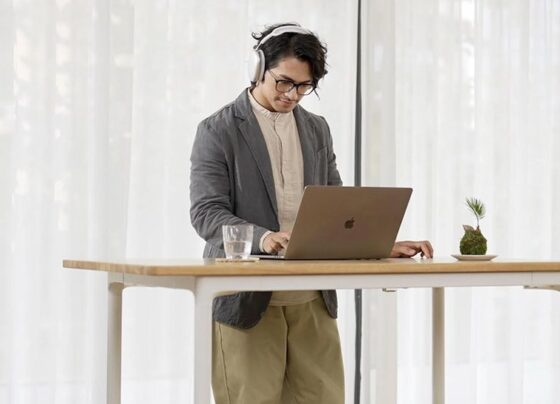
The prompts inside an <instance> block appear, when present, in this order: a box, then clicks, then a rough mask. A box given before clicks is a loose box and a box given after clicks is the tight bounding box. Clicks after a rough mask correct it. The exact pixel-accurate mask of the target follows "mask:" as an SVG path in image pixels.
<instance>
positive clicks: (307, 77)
mask: <svg viewBox="0 0 560 404" xmlns="http://www.w3.org/2000/svg"><path fill="white" fill-rule="evenodd" d="M289 26H295V27H298V29H296V30H297V31H300V32H284V33H281V34H280V35H274V36H270V34H271V33H273V32H274V30H276V29H277V28H279V27H289ZM301 31H304V32H301ZM276 32H278V31H276ZM267 37H268V38H267ZM253 38H255V39H256V40H258V41H259V42H258V43H257V44H256V45H255V50H261V51H262V52H263V54H264V75H263V77H260V78H259V81H258V82H257V83H256V85H255V87H254V88H253V95H254V96H255V98H256V99H257V101H258V102H259V103H260V104H261V105H263V106H264V107H265V108H267V109H269V110H271V111H276V112H290V111H291V110H293V109H294V108H295V106H296V105H297V103H298V102H299V101H300V100H301V99H302V98H303V97H304V95H306V94H309V93H310V92H312V91H314V90H315V88H316V87H317V84H318V83H319V80H320V79H321V78H323V76H324V75H325V74H327V70H326V54H327V48H326V47H325V45H323V44H322V43H321V42H320V41H319V39H318V38H317V37H316V36H315V35H314V34H313V33H311V32H308V31H305V30H303V29H301V28H299V26H297V25H295V24H277V25H273V26H270V27H268V28H267V29H266V30H265V31H263V32H261V33H253ZM265 38H266V40H265V41H264V42H263V39H265Z"/></svg>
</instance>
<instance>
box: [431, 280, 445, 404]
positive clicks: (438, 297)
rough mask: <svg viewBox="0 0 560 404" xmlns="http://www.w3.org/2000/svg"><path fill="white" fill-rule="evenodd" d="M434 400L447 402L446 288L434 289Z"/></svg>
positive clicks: (439, 402) (440, 403) (436, 403)
mask: <svg viewBox="0 0 560 404" xmlns="http://www.w3.org/2000/svg"><path fill="white" fill-rule="evenodd" d="M432 402H433V404H444V403H445V289H444V288H433V289H432Z"/></svg>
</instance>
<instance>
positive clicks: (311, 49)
mask: <svg viewBox="0 0 560 404" xmlns="http://www.w3.org/2000/svg"><path fill="white" fill-rule="evenodd" d="M285 26H298V24H295V23H283V24H274V25H269V26H266V29H265V30H264V31H263V32H253V34H252V36H253V38H254V39H256V40H257V41H258V42H257V44H256V45H255V46H254V47H253V49H255V50H256V49H257V47H258V46H259V44H260V42H261V40H262V39H263V38H265V37H266V36H267V35H268V34H270V33H271V32H272V31H274V30H275V29H276V28H279V27H285ZM259 49H260V50H262V51H263V53H264V57H265V67H264V69H265V71H266V70H268V69H271V68H273V67H276V66H277V65H278V63H280V61H281V60H282V59H283V58H286V57H290V56H293V57H295V58H296V59H298V60H301V61H303V62H307V63H308V64H309V67H310V68H311V75H312V76H313V85H315V86H317V84H318V83H319V80H320V79H322V78H323V77H324V76H325V75H326V74H327V69H326V66H327V62H326V59H327V47H326V45H325V44H323V43H322V42H321V41H319V38H318V37H317V36H316V35H315V34H312V33H309V34H300V33H295V32H286V33H284V34H281V35H278V36H275V37H272V38H270V39H268V40H267V41H266V42H265V43H264V44H263V45H262V47H260V48H259Z"/></svg>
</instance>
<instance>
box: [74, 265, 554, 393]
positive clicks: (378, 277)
mask: <svg viewBox="0 0 560 404" xmlns="http://www.w3.org/2000/svg"><path fill="white" fill-rule="evenodd" d="M63 265H64V267H65V268H76V269H90V270H97V271H106V272H108V273H109V277H108V289H109V304H108V311H109V313H108V340H107V347H108V352H107V403H108V404H119V403H120V396H121V327H122V291H123V289H124V288H125V287H131V286H148V287H166V288H173V289H187V290H190V291H191V292H192V293H193V295H194V302H195V324H196V329H195V335H194V341H195V348H194V362H195V363H194V365H195V371H194V402H195V403H196V404H204V403H210V402H211V400H210V397H211V396H210V394H211V393H210V369H211V366H210V361H211V353H212V352H211V338H212V332H211V331H212V320H211V310H212V299H213V298H214V297H215V296H217V295H220V294H224V292H229V291H251V290H252V291H259V290H309V289H311V290H315V289H317V290H318V289H377V288H391V289H392V288H433V295H432V296H433V301H432V306H433V308H432V309H433V313H434V316H433V324H432V327H433V341H432V344H433V345H432V350H433V353H432V355H433V370H432V372H433V378H432V388H433V403H434V404H443V403H444V401H445V388H444V387H445V367H444V362H445V361H444V359H445V355H444V354H445V346H444V303H445V302H444V289H443V288H445V287H466V286H526V287H536V288H552V289H558V288H559V286H558V285H560V262H548V261H547V262H545V261H542V262H535V261H533V262H529V261H506V260H495V261H492V262H457V261H455V260H453V259H451V258H450V259H433V260H431V259H430V260H428V259H386V260H371V261H370V260H356V261H354V260H348V261H266V260H264V261H263V260H261V261H260V262H256V263H222V262H215V261H214V260H190V261H171V260H169V261H149V260H140V261H133V260H130V261H121V262H119V261H79V260H65V261H64V262H63ZM390 388H392V389H395V391H396V375H394V377H393V378H392V380H391V386H390ZM394 396H395V397H396V394H395V395H394Z"/></svg>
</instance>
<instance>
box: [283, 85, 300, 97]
mask: <svg viewBox="0 0 560 404" xmlns="http://www.w3.org/2000/svg"><path fill="white" fill-rule="evenodd" d="M286 95H287V96H288V98H289V99H290V100H292V101H297V100H298V99H299V94H298V92H297V87H295V86H294V87H293V88H292V89H291V90H290V91H288V92H287V93H286Z"/></svg>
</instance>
